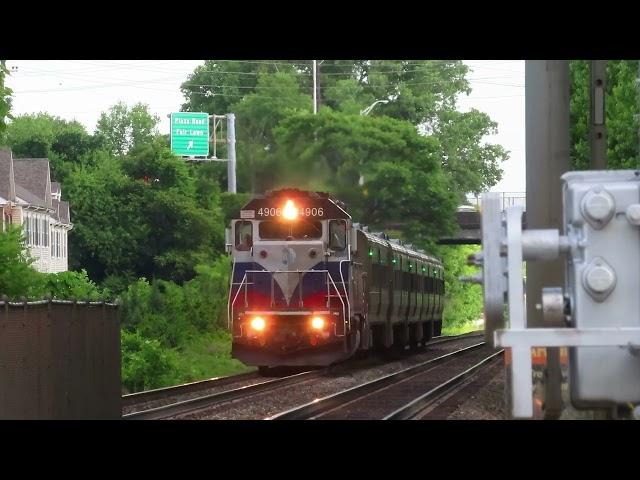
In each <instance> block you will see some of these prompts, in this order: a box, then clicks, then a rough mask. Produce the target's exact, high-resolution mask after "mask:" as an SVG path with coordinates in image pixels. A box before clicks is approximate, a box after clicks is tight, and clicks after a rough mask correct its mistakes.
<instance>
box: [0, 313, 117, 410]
mask: <svg viewBox="0 0 640 480" xmlns="http://www.w3.org/2000/svg"><path fill="white" fill-rule="evenodd" d="M120 381H121V379H120V321H119V318H118V310H117V307H116V306H115V305H110V304H104V303H93V302H91V303H89V302H82V303H80V302H78V303H76V302H63V301H55V300H54V301H42V302H29V303H26V302H25V303H11V302H3V301H0V419H116V418H121V415H122V410H121V392H120Z"/></svg>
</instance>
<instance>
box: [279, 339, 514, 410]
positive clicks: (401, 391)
mask: <svg viewBox="0 0 640 480" xmlns="http://www.w3.org/2000/svg"><path fill="white" fill-rule="evenodd" d="M501 354H502V351H498V352H494V351H490V349H489V347H487V346H486V345H485V343H484V342H480V343H477V344H475V345H471V346H469V347H465V348H461V349H459V350H456V351H454V352H452V353H447V354H445V355H442V356H440V357H437V358H434V359H431V360H428V361H426V362H423V363H421V364H418V365H415V366H413V367H410V368H407V369H404V370H401V371H399V372H396V373H392V374H390V375H386V376H384V377H381V378H378V379H376V380H373V381H370V382H367V383H364V384H361V385H358V386H355V387H353V388H350V389H347V390H344V391H342V392H338V393H336V394H334V395H330V396H328V397H325V398H322V399H318V400H314V401H313V402H309V403H307V404H304V405H301V406H299V407H295V408H293V409H290V410H287V411H285V412H282V413H279V414H277V415H274V416H271V417H268V418H267V420H303V419H309V420H310V419H323V420H325V419H326V420H338V419H362V420H364V419H367V420H373V419H382V420H401V419H402V420H406V419H412V418H419V417H420V416H421V414H422V413H423V412H424V411H425V410H426V409H428V408H429V407H430V406H432V405H433V404H434V403H435V402H436V401H437V400H438V399H440V398H441V397H443V396H444V395H445V394H447V393H450V392H451V391H452V390H454V389H456V388H459V387H461V386H463V385H464V384H465V382H466V381H468V380H469V379H470V378H471V377H473V376H474V375H475V374H476V373H477V372H478V371H479V370H481V369H482V368H484V367H485V366H487V365H488V364H490V363H492V362H493V361H495V360H496V358H497V357H498V356H499V355H501Z"/></svg>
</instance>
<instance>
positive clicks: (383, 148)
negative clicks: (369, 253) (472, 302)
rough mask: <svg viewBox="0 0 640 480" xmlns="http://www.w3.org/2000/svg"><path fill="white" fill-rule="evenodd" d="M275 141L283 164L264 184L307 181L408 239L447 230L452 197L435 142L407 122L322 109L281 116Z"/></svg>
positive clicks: (359, 214)
mask: <svg viewBox="0 0 640 480" xmlns="http://www.w3.org/2000/svg"><path fill="white" fill-rule="evenodd" d="M276 143H277V147H278V151H277V155H278V157H279V158H280V168H279V169H276V170H275V171H274V174H272V175H271V179H270V183H268V184H265V185H263V186H264V188H265V189H266V188H275V187H284V186H305V185H308V184H309V183H311V184H312V186H313V187H314V188H318V189H321V190H329V191H331V192H333V193H334V194H335V195H336V196H337V198H340V199H341V200H343V201H345V202H346V203H347V206H348V209H349V212H350V213H351V214H352V216H353V217H354V218H355V219H357V220H358V221H361V222H363V223H366V224H369V225H372V226H375V227H379V228H387V229H388V228H394V229H399V230H403V231H404V232H405V233H406V235H407V236H408V237H409V238H410V239H412V240H418V239H419V240H423V241H427V240H429V239H433V238H435V237H436V236H437V235H439V234H442V233H443V232H446V231H451V229H452V221H453V218H454V211H455V206H456V199H455V195H454V194H453V192H452V190H451V189H450V181H449V178H448V177H447V176H446V175H445V173H444V172H443V170H442V168H441V163H440V156H439V145H438V141H437V139H435V138H433V137H425V136H421V135H419V134H418V132H417V129H416V128H415V127H414V126H413V125H411V124H410V123H408V122H403V121H399V120H394V119H392V118H389V117H366V116H361V115H351V114H345V113H340V112H333V111H330V110H328V109H327V110H324V111H322V112H320V113H319V114H318V115H312V114H304V115H302V114H301V115H296V116H294V117H291V118H289V119H287V120H285V121H284V122H282V123H281V124H280V126H279V127H278V128H277V129H276ZM291 158H295V159H297V161H296V165H295V168H294V166H292V165H291V164H290V162H289V159H291ZM266 180H267V179H266V178H263V181H266Z"/></svg>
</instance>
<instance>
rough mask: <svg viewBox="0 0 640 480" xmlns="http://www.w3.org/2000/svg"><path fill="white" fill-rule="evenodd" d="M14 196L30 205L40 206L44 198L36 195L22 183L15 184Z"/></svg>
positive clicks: (42, 204)
mask: <svg viewBox="0 0 640 480" xmlns="http://www.w3.org/2000/svg"><path fill="white" fill-rule="evenodd" d="M16 197H18V198H19V199H20V200H22V201H24V202H26V203H29V204H31V205H39V206H41V207H43V206H44V200H42V199H41V198H38V197H36V196H35V195H34V194H33V193H31V192H30V191H29V190H27V189H26V188H23V187H22V185H16Z"/></svg>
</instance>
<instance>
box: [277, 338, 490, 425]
mask: <svg viewBox="0 0 640 480" xmlns="http://www.w3.org/2000/svg"><path fill="white" fill-rule="evenodd" d="M485 345H486V344H485V342H480V343H476V344H474V345H471V346H469V347H464V348H461V349H459V350H456V351H454V352H451V353H447V354H445V355H441V356H439V357H436V358H433V359H431V360H427V361H426V362H422V363H420V364H418V365H414V366H412V367H409V368H406V369H404V370H400V371H399V372H395V373H391V374H389V375H385V376H383V377H381V378H378V379H376V380H372V381H370V382H366V383H363V384H361V385H356V386H355V387H352V388H349V389H347V390H343V391H341V392H338V393H335V394H333V395H329V396H327V397H324V398H321V399H316V400H314V401H312V402H309V403H306V404H303V405H300V406H297V407H294V408H292V409H289V410H286V411H284V412H281V413H279V414H276V415H273V416H271V417H267V418H266V419H265V420H302V419H313V418H315V417H316V416H320V415H322V414H323V413H326V412H328V411H329V410H333V409H335V408H337V407H339V406H341V405H344V404H345V403H348V402H351V401H352V400H355V399H357V398H360V397H363V396H365V395H367V394H369V393H372V392H375V391H377V390H380V389H382V388H383V387H386V386H388V385H392V384H395V383H397V382H399V381H400V380H404V379H405V378H410V377H413V376H415V375H417V374H419V373H422V372H424V371H426V370H429V369H431V368H432V367H434V366H436V365H438V364H440V363H443V362H445V361H447V360H451V359H452V358H455V357H458V356H461V355H465V354H467V353H468V352H469V351H473V350H476V349H478V348H482V347H484V346H485Z"/></svg>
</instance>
